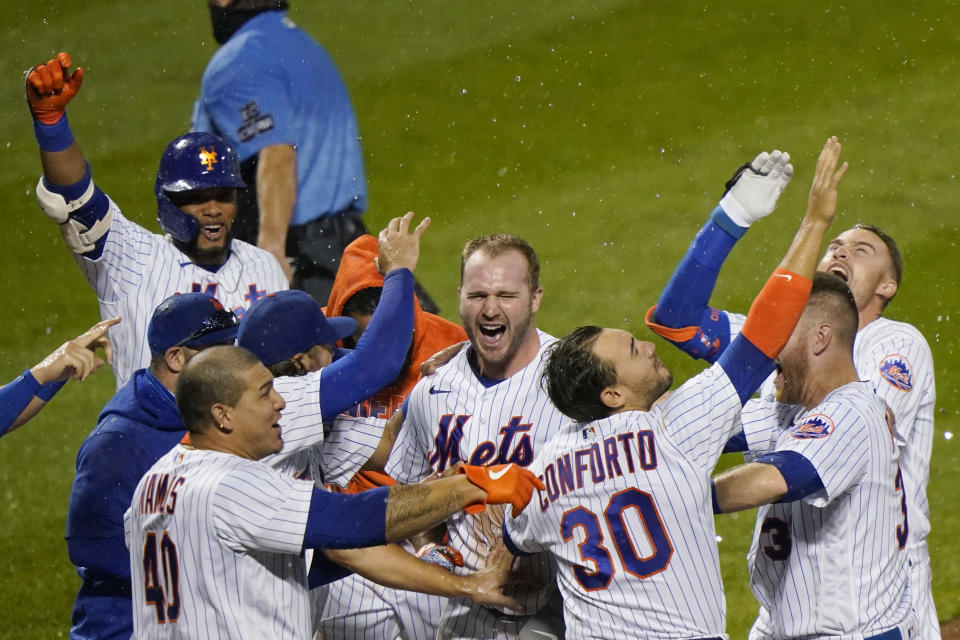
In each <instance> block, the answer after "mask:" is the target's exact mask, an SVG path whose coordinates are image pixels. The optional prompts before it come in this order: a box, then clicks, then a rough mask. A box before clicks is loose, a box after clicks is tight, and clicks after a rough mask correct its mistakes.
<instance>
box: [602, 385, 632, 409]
mask: <svg viewBox="0 0 960 640" xmlns="http://www.w3.org/2000/svg"><path fill="white" fill-rule="evenodd" d="M600 402H602V403H603V404H604V406H607V407H610V408H611V409H613V410H614V411H616V410H617V409H620V408H621V407H623V405H624V404H626V402H627V399H626V397H625V396H624V395H623V393H622V392H621V390H620V387H619V385H611V386H609V387H604V389H603V391H601V392H600Z"/></svg>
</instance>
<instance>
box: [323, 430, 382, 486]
mask: <svg viewBox="0 0 960 640" xmlns="http://www.w3.org/2000/svg"><path fill="white" fill-rule="evenodd" d="M386 423H387V421H386V420H381V419H380V418H355V417H353V416H348V415H344V414H341V415H339V416H337V419H336V420H334V422H333V426H332V427H331V429H330V432H329V433H328V434H327V436H326V438H325V439H324V441H323V444H322V445H320V446H319V447H315V455H314V457H313V460H312V461H311V475H312V477H313V478H314V481H315V482H317V483H324V484H335V485H337V486H338V487H346V486H347V485H348V484H349V483H350V479H351V478H353V476H354V475H356V474H357V472H358V471H360V468H361V467H363V465H364V464H366V462H367V460H369V459H370V456H372V455H373V454H374V452H375V451H376V450H377V447H378V446H379V445H380V440H381V439H382V438H383V427H384V425H386Z"/></svg>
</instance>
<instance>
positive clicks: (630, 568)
mask: <svg viewBox="0 0 960 640" xmlns="http://www.w3.org/2000/svg"><path fill="white" fill-rule="evenodd" d="M631 512H632V513H633V514H634V515H635V516H636V519H639V522H640V524H641V525H642V532H643V534H644V535H645V536H646V539H647V545H646V547H647V551H646V555H641V554H642V553H644V551H638V550H637V547H636V545H635V544H634V540H633V538H632V537H631V532H634V533H639V532H640V529H641V527H636V526H631V523H630V521H635V518H634V517H632V516H630V515H629V514H630V513H631ZM603 519H604V521H605V524H606V526H603V525H601V523H600V519H599V518H598V517H597V515H596V514H595V513H593V512H592V511H590V510H589V509H586V508H584V507H576V508H575V509H571V510H570V511H567V512H566V513H564V514H563V518H562V519H561V520H560V532H561V533H562V535H563V540H564V542H568V541H570V540H571V539H572V538H573V535H574V530H575V529H577V528H580V529H581V530H582V535H583V542H581V543H580V545H579V550H580V558H581V559H582V560H583V561H584V563H585V564H587V565H593V569H592V570H591V569H586V568H584V567H582V566H578V567H576V568H574V570H573V573H574V575H575V576H576V578H577V582H579V583H580V585H581V586H582V587H583V588H584V589H586V590H587V591H596V590H598V589H606V588H607V587H608V586H609V585H610V580H612V579H613V574H614V573H615V571H616V569H615V568H614V563H613V558H612V557H611V556H610V552H609V551H608V550H607V548H606V547H605V546H604V545H603V542H604V531H608V532H609V533H610V537H611V538H612V539H613V546H614V548H615V549H616V550H617V555H618V556H619V559H620V562H619V566H620V567H622V568H623V570H624V571H626V572H627V573H629V574H630V575H633V576H636V577H638V578H641V579H643V578H649V577H650V576H652V575H654V574H655V573H659V572H661V571H663V570H664V569H666V568H667V565H668V564H670V558H671V556H673V544H672V543H671V542H670V537H669V536H668V535H667V532H666V530H665V529H664V528H663V522H661V520H660V513H659V512H658V511H657V505H656V504H655V503H654V501H653V496H651V495H650V494H649V493H647V492H645V491H640V490H639V489H624V490H623V491H620V492H618V493H615V494H613V495H612V496H611V497H610V502H608V503H607V508H606V509H604V510H603Z"/></svg>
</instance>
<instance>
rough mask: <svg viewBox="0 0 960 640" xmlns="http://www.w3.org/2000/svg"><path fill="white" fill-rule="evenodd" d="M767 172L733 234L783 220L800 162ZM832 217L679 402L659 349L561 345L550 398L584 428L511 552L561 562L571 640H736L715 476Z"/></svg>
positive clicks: (553, 444)
mask: <svg viewBox="0 0 960 640" xmlns="http://www.w3.org/2000/svg"><path fill="white" fill-rule="evenodd" d="M834 168H835V167H832V166H830V165H827V164H822V165H821V166H820V167H818V172H820V173H822V174H826V173H827V172H829V171H831V170H832V169H834ZM756 169H757V171H756V172H751V174H749V175H746V174H745V175H744V176H741V177H740V179H739V180H738V181H736V183H735V184H733V185H732V188H731V189H730V190H729V192H728V194H729V195H730V197H729V198H725V200H724V201H723V204H722V205H721V206H720V207H718V209H717V210H715V211H714V213H713V216H712V217H713V219H714V221H715V222H717V223H718V224H728V223H730V222H731V217H730V215H729V214H728V213H727V212H728V211H730V210H734V209H736V210H737V211H738V212H742V213H745V214H746V215H747V216H749V217H750V218H751V219H752V220H755V219H757V218H759V217H762V216H764V215H767V214H769V213H770V212H771V211H772V209H773V206H774V204H775V202H776V200H777V198H778V197H779V195H780V193H781V192H782V190H783V188H784V187H785V186H786V184H787V182H789V180H790V177H791V176H792V173H793V167H792V166H791V165H790V164H789V156H788V155H787V154H781V153H779V152H774V154H764V160H763V161H762V163H761V164H760V165H758V166H757V167H756ZM828 186H829V185H828ZM834 212H835V207H833V206H820V207H811V208H810V209H809V210H808V212H807V215H806V217H805V218H804V221H803V223H802V224H801V227H800V230H799V231H798V232H797V235H796V237H795V239H794V242H793V244H792V245H791V248H790V250H789V251H788V252H787V254H786V256H785V257H784V259H783V260H782V261H781V263H780V265H779V267H778V269H777V270H776V271H775V272H774V273H773V275H772V276H771V277H770V279H769V280H768V282H767V284H766V286H765V287H764V289H763V291H761V293H760V295H759V296H758V297H757V299H756V301H755V302H754V304H753V306H752V308H751V311H750V316H749V317H748V319H747V322H746V323H745V325H744V329H743V332H742V334H741V336H740V337H739V338H738V339H737V342H735V343H733V344H732V345H731V346H730V348H729V349H728V350H727V353H726V355H725V356H724V357H723V359H721V360H720V361H719V362H718V363H717V364H715V365H714V366H713V367H712V368H711V369H709V370H707V371H705V372H703V373H701V374H699V375H697V376H695V377H694V378H692V379H691V380H689V381H688V382H687V383H685V384H683V385H682V386H680V387H679V388H678V389H677V390H676V391H674V392H673V393H672V394H669V395H667V394H666V392H667V390H668V389H669V387H670V385H671V383H672V375H671V374H670V371H669V370H668V369H667V368H666V367H665V366H664V365H663V364H662V363H661V362H660V361H659V359H658V358H657V357H656V356H655V354H654V347H653V345H652V344H651V343H649V342H639V341H637V340H636V339H635V338H634V337H633V336H632V335H630V334H629V333H627V332H626V331H621V330H616V329H600V328H599V327H581V328H580V329H577V330H576V331H574V332H573V333H572V334H570V335H569V336H567V337H565V338H563V339H562V340H561V341H559V342H558V343H557V345H556V346H555V347H554V349H553V351H552V352H551V354H550V358H549V362H548V364H547V367H546V381H547V385H548V390H549V393H550V398H551V400H553V402H554V404H556V405H557V407H558V408H559V409H560V410H562V411H563V412H564V413H565V414H567V415H569V416H570V417H572V418H573V419H574V420H575V422H574V423H573V424H570V425H567V426H565V427H564V429H562V430H561V432H560V433H558V434H557V435H556V436H555V437H554V438H553V439H552V440H551V441H550V442H549V443H548V444H547V445H546V447H545V448H544V449H543V450H541V452H540V453H538V456H537V459H536V461H535V468H534V469H533V470H534V472H535V473H539V474H540V477H541V479H542V480H543V481H544V483H545V484H546V486H547V489H546V491H545V492H541V493H540V495H539V499H538V501H537V502H535V504H539V507H540V508H539V509H536V508H534V509H529V510H527V511H526V512H524V513H523V514H521V515H520V516H519V517H516V518H509V517H508V518H507V519H506V522H505V523H504V540H505V542H506V543H507V547H508V548H510V549H511V550H513V551H514V552H515V553H517V554H519V555H525V554H529V553H535V552H541V551H549V552H550V553H551V554H552V555H554V556H555V557H556V558H557V561H558V563H559V566H560V577H559V583H560V590H561V593H562V594H563V600H564V617H565V620H566V624H567V632H568V634H570V635H571V636H573V637H582V638H620V637H644V638H707V637H710V638H719V637H726V636H725V634H724V629H725V625H726V619H725V607H724V601H723V586H722V584H721V578H720V567H719V561H718V555H717V548H716V545H715V543H714V539H715V536H716V534H715V532H714V526H713V518H712V516H711V515H710V511H709V508H708V505H709V501H710V473H711V472H712V470H713V468H714V465H715V463H716V461H717V459H718V458H719V456H720V453H721V452H722V449H723V447H724V445H725V444H726V442H727V440H728V438H729V436H730V435H731V434H732V433H733V432H734V431H735V430H736V429H737V428H738V426H739V420H738V419H739V415H740V410H741V407H742V405H743V403H744V402H745V401H746V400H747V399H748V398H749V397H750V395H751V394H752V393H753V391H754V390H755V389H756V388H757V387H758V386H759V385H760V383H761V382H762V381H763V380H764V378H766V376H767V375H768V374H769V373H770V372H771V371H772V370H773V368H774V363H773V358H775V357H776V355H777V354H778V353H779V351H780V349H781V348H782V347H783V346H784V345H785V344H786V343H787V340H788V339H789V337H790V334H791V331H792V329H793V327H794V325H795V323H796V321H797V319H798V318H799V316H800V313H801V311H802V309H803V305H804V303H805V301H806V298H807V294H808V292H809V290H810V284H811V283H810V280H809V278H810V277H811V276H812V275H813V271H814V265H815V264H816V256H817V251H818V249H819V246H820V242H821V240H822V238H823V234H824V233H825V231H826V229H827V227H828V226H829V224H830V222H831V221H832V219H833V215H834ZM734 215H736V214H734Z"/></svg>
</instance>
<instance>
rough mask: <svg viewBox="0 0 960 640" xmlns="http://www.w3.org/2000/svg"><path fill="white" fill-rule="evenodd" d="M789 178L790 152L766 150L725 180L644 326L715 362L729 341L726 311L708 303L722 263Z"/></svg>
mask: <svg viewBox="0 0 960 640" xmlns="http://www.w3.org/2000/svg"><path fill="white" fill-rule="evenodd" d="M792 177H793V165H791V164H790V154H788V153H784V152H781V151H772V152H770V153H767V152H766V151H764V152H763V153H761V154H759V155H758V156H757V157H756V158H754V160H753V162H750V163H748V164H745V165H743V166H742V167H740V168H739V169H737V171H736V172H735V173H734V175H733V177H732V178H731V179H730V180H729V181H728V182H727V184H726V187H727V191H726V192H725V193H724V195H723V197H722V198H721V199H720V203H719V204H718V205H717V207H716V208H715V209H714V210H713V212H712V213H711V214H710V219H709V220H708V221H707V223H706V224H705V225H704V226H703V228H702V229H701V230H700V232H699V233H698V234H697V236H696V237H695V238H694V240H693V242H692V243H691V244H690V248H689V249H688V250H687V253H686V255H685V256H684V257H683V259H682V260H681V261H680V264H679V265H677V268H676V270H675V271H674V273H673V275H672V276H671V277H670V281H669V282H668V283H667V286H666V287H665V288H664V290H663V293H662V294H661V295H660V300H659V301H658V303H657V305H656V306H655V307H652V308H651V309H650V310H649V311H647V317H646V320H647V326H649V327H650V328H651V329H652V330H653V331H654V332H656V333H658V334H659V335H661V336H663V337H664V338H666V339H667V340H669V341H670V342H673V343H674V344H675V345H677V346H678V347H679V348H680V349H681V350H683V351H684V352H686V353H687V354H689V355H690V356H691V357H694V358H703V359H705V360H707V361H708V362H714V361H716V359H717V358H719V357H720V354H721V353H722V352H723V350H724V348H726V346H727V344H729V342H730V330H729V322H728V321H727V317H726V313H725V312H723V311H720V310H717V309H712V308H710V307H709V306H708V302H709V301H710V295H711V294H712V293H713V288H714V285H715V284H716V281H717V276H718V274H719V273H720V267H721V266H722V265H723V262H724V260H726V258H727V255H728V254H729V253H730V250H731V249H733V245H734V244H735V243H736V242H737V240H739V239H740V238H741V237H743V235H744V234H745V233H746V232H747V229H748V228H749V227H750V225H751V224H753V223H754V222H756V221H757V220H759V219H760V218H762V217H764V216H766V215H768V214H770V213H771V212H772V211H773V209H774V207H775V206H776V203H777V199H778V198H779V197H780V194H781V193H782V192H783V190H784V188H786V186H787V184H788V183H789V182H790V179H791V178H792Z"/></svg>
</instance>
